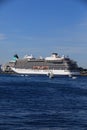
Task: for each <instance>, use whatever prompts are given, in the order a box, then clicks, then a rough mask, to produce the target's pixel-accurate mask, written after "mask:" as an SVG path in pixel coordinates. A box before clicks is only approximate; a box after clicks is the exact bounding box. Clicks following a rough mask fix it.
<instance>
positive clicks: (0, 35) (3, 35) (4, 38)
mask: <svg viewBox="0 0 87 130" xmlns="http://www.w3.org/2000/svg"><path fill="white" fill-rule="evenodd" d="M6 39H7V37H6V35H5V34H2V33H0V41H2V40H6Z"/></svg>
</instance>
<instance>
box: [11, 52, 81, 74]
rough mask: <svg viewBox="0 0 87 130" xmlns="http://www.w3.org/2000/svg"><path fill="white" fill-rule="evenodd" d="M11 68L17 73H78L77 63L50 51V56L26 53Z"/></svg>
mask: <svg viewBox="0 0 87 130" xmlns="http://www.w3.org/2000/svg"><path fill="white" fill-rule="evenodd" d="M12 70H13V71H14V72H16V73H18V74H39V75H40V74H42V75H43V74H44V75H79V71H78V66H77V63H76V62H75V61H73V60H71V59H70V58H68V57H65V56H62V57H60V56H59V55H58V54H57V53H52V55H51V56H50V57H46V58H42V57H39V58H34V57H33V56H32V55H29V56H28V55H26V56H25V57H24V58H23V59H18V60H16V62H15V65H14V67H12Z"/></svg>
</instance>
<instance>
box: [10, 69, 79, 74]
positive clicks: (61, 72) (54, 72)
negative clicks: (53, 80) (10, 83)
mask: <svg viewBox="0 0 87 130" xmlns="http://www.w3.org/2000/svg"><path fill="white" fill-rule="evenodd" d="M11 69H12V70H13V71H14V72H16V73H18V74H28V75H30V74H32V75H35V74H36V75H49V74H53V75H80V73H79V72H76V71H72V72H71V71H69V70H33V69H20V68H11Z"/></svg>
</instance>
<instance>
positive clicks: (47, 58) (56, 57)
mask: <svg viewBox="0 0 87 130" xmlns="http://www.w3.org/2000/svg"><path fill="white" fill-rule="evenodd" d="M63 59H64V56H62V57H60V56H59V55H58V54H57V53H52V55H51V56H50V57H46V58H45V60H51V61H52V60H63Z"/></svg>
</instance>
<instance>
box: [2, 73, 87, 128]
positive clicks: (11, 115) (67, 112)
mask: <svg viewBox="0 0 87 130" xmlns="http://www.w3.org/2000/svg"><path fill="white" fill-rule="evenodd" d="M0 130H87V77H82V76H81V77H77V78H76V79H74V78H70V77H54V78H53V79H49V78H48V77H47V76H23V75H21V76H18V75H0Z"/></svg>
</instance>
